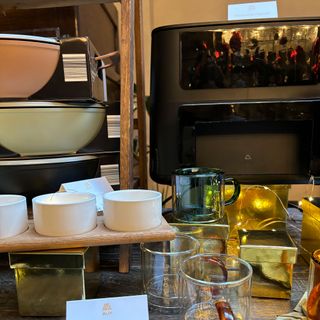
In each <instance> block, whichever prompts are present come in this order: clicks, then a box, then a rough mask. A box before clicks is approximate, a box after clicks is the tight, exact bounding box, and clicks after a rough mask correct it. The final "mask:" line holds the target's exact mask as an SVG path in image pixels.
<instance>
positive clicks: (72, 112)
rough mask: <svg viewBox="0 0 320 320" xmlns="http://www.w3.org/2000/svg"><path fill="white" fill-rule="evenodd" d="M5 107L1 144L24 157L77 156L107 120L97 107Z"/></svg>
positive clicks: (2, 105) (0, 126) (50, 104)
mask: <svg viewBox="0 0 320 320" xmlns="http://www.w3.org/2000/svg"><path fill="white" fill-rule="evenodd" d="M6 104H9V105H10V103H5V102H2V103H0V144H1V145H2V146H3V147H5V148H7V149H9V150H11V151H13V152H16V153H18V154H20V155H22V156H37V155H55V154H69V153H74V152H76V151H78V150H79V149H81V148H82V147H84V146H85V145H87V144H88V143H89V142H91V140H93V139H94V138H95V137H96V135H97V134H98V132H99V130H100V129H101V127H102V125H103V121H104V119H105V108H104V107H103V106H102V107H101V106H100V105H98V104H94V105H89V104H85V105H83V104H75V103H73V104H64V103H58V102H46V103H41V104H39V103H34V102H23V103H21V105H22V106H23V107H17V108H13V107H11V106H10V107H8V108H6V107H5V105H6ZM39 106H42V107H39Z"/></svg>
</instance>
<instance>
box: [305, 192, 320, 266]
mask: <svg viewBox="0 0 320 320" xmlns="http://www.w3.org/2000/svg"><path fill="white" fill-rule="evenodd" d="M301 208H302V211H303V219H302V233H301V246H302V248H303V250H301V254H302V256H303V258H304V259H305V260H306V261H307V262H308V263H309V262H310V256H311V253H312V252H313V251H314V250H316V249H319V248H320V198H310V200H309V199H307V198H305V199H302V201H301Z"/></svg>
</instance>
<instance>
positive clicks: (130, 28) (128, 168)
mask: <svg viewBox="0 0 320 320" xmlns="http://www.w3.org/2000/svg"><path fill="white" fill-rule="evenodd" d="M141 1H142V0H120V1H116V0H0V9H1V11H2V12H5V11H6V10H10V9H39V8H50V7H63V6H73V5H84V4H96V3H113V2H120V3H121V28H120V30H121V32H120V34H121V39H120V57H121V59H120V79H121V80H120V81H121V83H120V94H121V96H120V105H121V107H120V112H121V114H120V116H121V122H120V136H121V139H120V188H121V189H131V188H133V183H134V177H133V107H134V103H133V94H134V76H133V71H134V69H136V74H137V97H138V104H137V108H138V114H139V116H140V119H139V120H138V121H139V123H138V126H139V131H138V135H139V143H140V145H139V152H140V155H141V157H140V163H139V174H140V177H139V178H140V181H141V182H142V183H141V184H140V186H139V187H140V188H147V160H146V144H145V134H146V133H145V132H146V131H145V127H146V124H145V105H144V102H143V101H144V82H143V76H144V74H143V70H144V65H143V62H144V59H143V47H142V42H143V36H142V30H143V28H142V10H141ZM135 42H136V46H135V45H134V44H135ZM135 50H136V54H134V51H135ZM134 57H135V58H134ZM135 62H136V68H134V66H135ZM119 244H120V243H119ZM122 252H123V253H122V254H121V255H120V271H121V272H127V271H128V270H129V262H128V261H129V249H128V247H126V248H122Z"/></svg>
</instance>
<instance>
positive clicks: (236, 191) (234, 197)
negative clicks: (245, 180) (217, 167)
mask: <svg viewBox="0 0 320 320" xmlns="http://www.w3.org/2000/svg"><path fill="white" fill-rule="evenodd" d="M224 181H225V182H228V181H231V182H232V184H233V186H234V192H233V195H232V197H231V198H230V199H228V200H227V201H225V202H224V205H225V206H228V205H230V204H233V203H234V202H235V201H236V200H237V199H238V197H239V195H240V191H241V187H240V183H239V182H238V180H236V179H234V178H225V179H224Z"/></svg>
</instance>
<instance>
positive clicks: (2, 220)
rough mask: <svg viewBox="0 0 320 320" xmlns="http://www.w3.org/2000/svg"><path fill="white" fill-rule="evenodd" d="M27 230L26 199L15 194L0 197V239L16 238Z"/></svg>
mask: <svg viewBox="0 0 320 320" xmlns="http://www.w3.org/2000/svg"><path fill="white" fill-rule="evenodd" d="M27 228H28V212H27V202H26V198H25V197H24V196H20V195H15V194H2V195H0V239H4V238H8V237H13V236H16V235H18V234H20V233H22V232H24V231H26V230H27Z"/></svg>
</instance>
